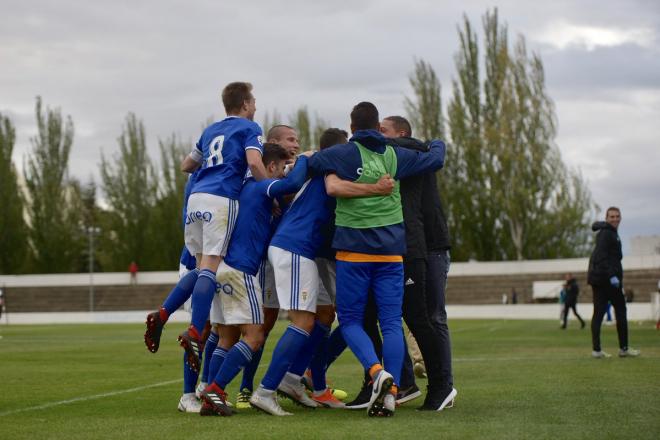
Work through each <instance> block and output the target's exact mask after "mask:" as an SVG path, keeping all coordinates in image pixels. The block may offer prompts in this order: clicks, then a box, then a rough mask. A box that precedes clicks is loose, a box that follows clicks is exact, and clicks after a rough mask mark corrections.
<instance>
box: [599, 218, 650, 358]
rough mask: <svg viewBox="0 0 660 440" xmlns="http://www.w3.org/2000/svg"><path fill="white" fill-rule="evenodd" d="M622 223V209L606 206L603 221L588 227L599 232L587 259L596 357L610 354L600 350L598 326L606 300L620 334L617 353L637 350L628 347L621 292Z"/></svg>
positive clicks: (626, 320) (624, 301) (601, 320)
mask: <svg viewBox="0 0 660 440" xmlns="http://www.w3.org/2000/svg"><path fill="white" fill-rule="evenodd" d="M619 223H621V211H620V210H619V208H616V207H614V206H612V207H610V208H607V211H606V213H605V221H604V222H595V223H594V224H593V225H592V226H591V229H592V230H593V231H595V232H598V235H596V247H595V248H594V250H593V252H592V253H591V258H590V259H589V273H588V276H587V281H588V283H589V284H590V285H591V288H592V289H593V299H594V314H593V317H592V318H591V341H592V346H593V352H592V353H591V354H592V356H593V357H595V358H606V357H610V355H609V354H607V353H605V352H604V351H602V350H601V346H600V326H601V324H602V322H603V316H604V315H605V312H606V310H607V303H608V301H609V302H610V303H612V306H613V307H614V313H615V315H616V331H617V334H618V336H619V356H620V357H628V356H638V355H639V350H635V349H632V348H629V347H628V319H627V317H626V298H625V296H624V294H623V267H622V266H621V259H622V258H623V254H622V253H621V239H620V238H619V233H618V232H617V230H618V228H619Z"/></svg>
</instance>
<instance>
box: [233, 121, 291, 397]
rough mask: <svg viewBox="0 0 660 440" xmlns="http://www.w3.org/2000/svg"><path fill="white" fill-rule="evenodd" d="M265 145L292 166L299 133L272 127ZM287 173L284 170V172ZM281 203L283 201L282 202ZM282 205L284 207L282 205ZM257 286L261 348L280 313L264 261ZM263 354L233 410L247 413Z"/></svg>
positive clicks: (250, 368) (247, 374)
mask: <svg viewBox="0 0 660 440" xmlns="http://www.w3.org/2000/svg"><path fill="white" fill-rule="evenodd" d="M266 142H269V143H275V144H278V145H280V146H282V147H283V148H284V149H285V150H286V151H287V152H288V153H289V156H290V158H289V159H288V160H287V166H290V164H291V163H293V162H294V160H295V158H296V156H297V154H298V151H300V144H299V141H298V133H296V130H295V129H294V128H293V127H290V126H288V125H282V124H280V125H275V126H273V127H271V128H270V129H269V130H268V134H267V137H266ZM285 170H286V168H285ZM282 201H283V200H282ZM283 205H284V204H283ZM283 205H280V206H279V207H278V209H279V210H280V211H282V210H285V208H286V206H283ZM280 219H281V215H278V216H273V219H272V223H271V226H272V228H273V230H275V228H276V227H277V224H278V223H279V220H280ZM259 284H260V286H261V289H262V292H263V309H264V325H263V328H264V344H265V340H267V339H268V334H269V333H270V331H271V330H272V329H273V326H274V325H275V322H276V321H277V316H278V314H279V311H280V305H279V303H278V301H277V293H276V292H275V276H274V274H273V267H272V266H271V265H270V263H269V262H268V260H267V259H265V260H264V266H263V268H262V269H261V270H260V271H259ZM262 354H263V346H262V347H261V349H259V351H257V352H256V353H255V354H254V356H252V361H251V362H250V364H249V365H247V366H246V367H245V368H244V369H243V380H242V381H241V385H240V391H239V393H238V396H237V397H236V408H238V409H246V408H250V397H252V390H253V388H254V376H255V374H256V372H257V368H258V367H259V362H260V361H261V355H262Z"/></svg>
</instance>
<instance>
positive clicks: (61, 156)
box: [24, 97, 81, 273]
mask: <svg viewBox="0 0 660 440" xmlns="http://www.w3.org/2000/svg"><path fill="white" fill-rule="evenodd" d="M36 119H37V131H38V132H37V135H36V136H35V137H33V138H32V139H31V142H32V146H33V149H32V152H31V154H30V155H29V157H28V159H27V164H26V165H25V166H24V174H25V183H26V187H27V196H28V205H27V206H28V209H27V212H28V218H29V223H30V228H29V238H30V239H29V242H30V253H31V258H30V260H31V263H30V264H31V267H30V269H31V270H32V271H36V272H45V273H58V272H70V271H74V270H76V266H77V265H76V262H77V260H78V258H79V256H80V252H81V248H80V246H81V223H80V215H79V212H78V211H77V209H76V208H77V206H78V204H77V200H76V197H77V194H76V192H75V190H74V188H73V187H72V185H71V180H70V179H69V177H68V171H67V169H68V163H69V154H70V153H71V146H72V144H73V133H74V130H73V121H72V120H71V117H70V116H69V117H67V118H66V121H65V120H64V119H63V118H62V114H61V111H60V110H59V109H56V110H51V109H49V108H47V109H46V111H45V113H44V112H43V111H42V107H41V98H39V97H38V98H37V103H36Z"/></svg>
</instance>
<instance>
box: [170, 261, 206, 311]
mask: <svg viewBox="0 0 660 440" xmlns="http://www.w3.org/2000/svg"><path fill="white" fill-rule="evenodd" d="M198 275H199V270H197V269H195V270H191V271H190V272H188V273H187V274H186V275H185V276H184V277H182V278H181V279H180V280H179V282H178V283H177V284H176V286H174V289H172V291H171V292H170V294H169V295H167V298H165V302H163V308H164V309H165V310H166V311H167V314H168V315H171V314H172V313H174V312H176V311H177V310H179V307H181V306H182V305H183V303H185V302H186V301H187V300H188V298H190V295H192V292H193V288H194V287H195V283H196V282H197V276H198Z"/></svg>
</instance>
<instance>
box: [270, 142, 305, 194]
mask: <svg viewBox="0 0 660 440" xmlns="http://www.w3.org/2000/svg"><path fill="white" fill-rule="evenodd" d="M311 154H313V153H312V152H305V153H303V154H301V155H299V156H298V158H297V160H296V164H295V165H294V166H293V169H292V170H291V171H289V174H287V176H286V177H285V178H283V179H279V180H276V181H274V182H273V183H271V184H270V185H269V187H268V196H269V197H271V198H273V197H282V196H284V195H285V194H293V193H296V192H298V190H300V188H302V186H303V185H304V184H305V180H307V170H308V166H307V165H308V158H309V156H310V155H311Z"/></svg>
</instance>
